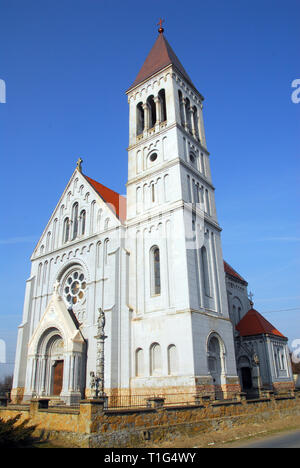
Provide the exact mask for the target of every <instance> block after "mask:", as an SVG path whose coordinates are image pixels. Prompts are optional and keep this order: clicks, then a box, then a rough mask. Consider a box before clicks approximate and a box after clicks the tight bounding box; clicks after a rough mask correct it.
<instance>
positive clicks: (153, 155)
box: [150, 153, 157, 162]
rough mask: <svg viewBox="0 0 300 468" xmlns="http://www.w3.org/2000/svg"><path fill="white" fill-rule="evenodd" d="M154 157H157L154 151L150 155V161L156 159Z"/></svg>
mask: <svg viewBox="0 0 300 468" xmlns="http://www.w3.org/2000/svg"><path fill="white" fill-rule="evenodd" d="M156 159H157V154H156V153H152V154H151V156H150V161H151V162H154V161H156Z"/></svg>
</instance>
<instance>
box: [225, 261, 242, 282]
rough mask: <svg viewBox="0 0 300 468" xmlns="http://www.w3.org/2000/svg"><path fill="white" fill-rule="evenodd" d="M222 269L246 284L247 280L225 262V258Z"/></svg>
mask: <svg viewBox="0 0 300 468" xmlns="http://www.w3.org/2000/svg"><path fill="white" fill-rule="evenodd" d="M224 270H225V273H226V274H227V275H229V276H233V277H234V278H235V279H238V280H239V281H241V282H242V283H243V284H245V285H247V284H248V283H247V281H246V280H245V279H244V278H243V277H242V276H241V275H239V274H238V273H237V272H236V271H235V270H234V269H233V268H232V267H231V266H230V265H229V264H228V263H227V262H225V260H224Z"/></svg>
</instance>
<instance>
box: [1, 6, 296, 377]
mask: <svg viewBox="0 0 300 468" xmlns="http://www.w3.org/2000/svg"><path fill="white" fill-rule="evenodd" d="M0 7H1V15H0V39H1V44H2V48H1V51H0V63H1V69H0V79H2V80H5V83H6V91H7V97H6V103H5V104H0V139H1V140H0V141H1V143H0V145H1V146H0V151H1V167H2V213H3V211H4V217H3V216H2V223H1V235H0V255H1V273H0V274H1V284H2V304H1V308H0V339H4V340H5V341H6V342H7V348H8V353H7V354H8V356H7V357H8V362H13V361H14V348H15V342H16V333H17V326H18V325H19V323H20V322H21V315H22V308H23V299H24V290H25V281H26V279H27V278H28V276H29V273H30V261H29V258H30V255H31V253H32V251H33V249H34V246H35V244H36V242H37V241H38V239H39V236H40V235H41V233H42V231H43V229H44V227H45V225H46V223H47V221H48V219H49V217H50V215H51V212H52V210H53V209H54V207H55V205H56V203H57V201H58V199H59V197H60V195H61V193H62V191H63V190H64V187H65V185H66V183H67V181H68V179H69V177H70V176H71V174H72V172H73V170H74V167H75V165H76V160H77V158H78V157H79V156H81V157H82V158H83V160H84V165H83V169H84V172H85V173H86V174H87V175H89V176H90V177H92V178H95V179H96V180H98V181H100V182H101V183H103V184H105V185H107V186H108V187H110V188H112V189H114V190H116V191H118V192H120V193H121V194H124V193H125V184H126V180H127V152H126V148H127V145H128V104H127V98H126V95H125V91H126V89H128V87H129V86H130V85H131V84H132V82H133V81H134V79H135V77H136V75H137V73H138V71H139V69H140V67H141V66H142V64H143V61H144V60H145V58H146V56H147V54H148V52H149V50H150V49H151V47H152V45H153V43H154V41H155V39H156V37H157V27H156V23H157V21H158V19H159V17H163V18H165V20H166V22H165V25H164V26H165V35H166V38H167V39H168V41H169V42H170V44H171V46H172V47H173V49H174V50H175V52H176V54H177V55H178V57H179V58H180V60H181V62H182V64H183V65H184V67H185V68H186V70H187V72H188V74H189V75H190V76H191V78H192V80H193V82H194V84H195V85H196V87H197V88H198V89H199V91H200V92H201V93H202V94H203V95H204V97H205V102H204V119H205V129H206V136H207V143H208V149H209V151H210V153H211V167H212V176H213V182H214V185H215V187H216V203H217V212H218V217H219V222H220V224H221V226H222V228H223V233H222V240H223V252H224V258H225V259H226V260H227V261H228V262H229V263H230V264H231V265H232V266H233V267H234V268H235V269H236V270H237V271H238V272H239V273H240V274H241V275H242V276H244V277H245V278H246V279H247V280H248V282H249V289H251V290H252V291H253V292H254V294H255V296H254V301H255V307H256V308H257V309H258V310H259V311H260V312H261V313H266V314H265V316H266V318H267V319H268V320H270V321H271V322H272V323H273V324H274V325H275V326H277V327H278V328H279V330H280V331H281V332H282V333H284V334H286V335H287V336H288V337H289V338H290V342H291V341H292V340H293V339H296V338H300V320H299V314H300V291H299V263H300V259H299V241H300V230H299V225H300V221H299V188H298V187H299V149H300V147H299V112H300V104H294V103H293V102H292V100H291V94H292V87H291V84H292V81H293V80H295V79H297V78H298V79H299V78H300V71H299V31H298V30H299V15H300V4H299V1H298V0H287V1H285V2H283V1H281V0H280V1H279V0H251V1H250V0H249V1H248V0H226V1H225V0H215V1H209V2H201V1H195V0H190V1H189V2H188V3H186V4H184V3H182V2H175V1H174V0H173V1H163V0H162V1H155V0H154V1H152V2H151V3H150V4H146V3H142V2H138V1H130V0H129V1H127V2H121V1H116V2H113V1H109V2H108V1H102V0H60V1H58V0H51V1H50V0H43V1H38V0H27V1H24V0H1V1H0ZM289 309H296V310H289ZM282 310H284V311H282ZM269 311H276V312H271V313H270V312H269ZM10 369H11V366H10V365H1V364H0V376H1V374H3V373H6V372H8V371H9V370H10Z"/></svg>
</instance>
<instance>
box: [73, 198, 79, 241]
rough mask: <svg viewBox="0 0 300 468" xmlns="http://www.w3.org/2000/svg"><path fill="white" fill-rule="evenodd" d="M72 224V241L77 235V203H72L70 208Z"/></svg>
mask: <svg viewBox="0 0 300 468" xmlns="http://www.w3.org/2000/svg"><path fill="white" fill-rule="evenodd" d="M72 223H73V236H72V240H74V239H76V237H77V234H78V203H77V202H76V203H74V205H73V208H72Z"/></svg>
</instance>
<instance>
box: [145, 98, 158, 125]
mask: <svg viewBox="0 0 300 468" xmlns="http://www.w3.org/2000/svg"><path fill="white" fill-rule="evenodd" d="M147 104H148V108H149V128H152V127H154V125H155V124H156V105H155V102H154V97H153V96H152V95H151V96H149V97H148V99H147Z"/></svg>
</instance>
